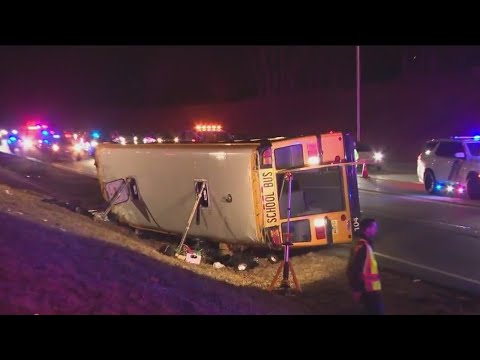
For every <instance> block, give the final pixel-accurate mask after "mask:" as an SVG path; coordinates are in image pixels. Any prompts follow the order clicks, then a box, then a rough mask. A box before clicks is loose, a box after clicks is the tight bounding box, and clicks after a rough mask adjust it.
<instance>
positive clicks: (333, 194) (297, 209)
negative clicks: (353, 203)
mask: <svg viewBox="0 0 480 360" xmlns="http://www.w3.org/2000/svg"><path fill="white" fill-rule="evenodd" d="M277 184H278V194H279V195H278V196H279V204H280V217H281V218H282V219H286V218H287V216H288V192H289V191H288V186H289V183H288V181H287V180H285V178H284V174H279V175H277ZM343 210H345V201H344V197H343V191H342V171H341V168H340V167H339V166H331V167H326V168H319V169H312V170H304V171H292V197H291V214H290V217H291V218H294V217H299V216H307V215H315V214H324V213H329V212H337V211H343Z"/></svg>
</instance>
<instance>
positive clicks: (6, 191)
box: [5, 189, 13, 196]
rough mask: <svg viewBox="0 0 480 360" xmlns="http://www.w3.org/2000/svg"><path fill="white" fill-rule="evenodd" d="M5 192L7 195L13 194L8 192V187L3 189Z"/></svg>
mask: <svg viewBox="0 0 480 360" xmlns="http://www.w3.org/2000/svg"><path fill="white" fill-rule="evenodd" d="M5 193H6V194H7V195H10V196H11V195H13V194H12V193H11V192H10V190H8V189H6V190H5Z"/></svg>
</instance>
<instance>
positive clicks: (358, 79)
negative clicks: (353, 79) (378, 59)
mask: <svg viewBox="0 0 480 360" xmlns="http://www.w3.org/2000/svg"><path fill="white" fill-rule="evenodd" d="M357 142H360V46H357Z"/></svg>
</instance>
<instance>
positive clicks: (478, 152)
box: [467, 142, 480, 156]
mask: <svg viewBox="0 0 480 360" xmlns="http://www.w3.org/2000/svg"><path fill="white" fill-rule="evenodd" d="M467 146H468V150H470V154H472V156H480V143H478V142H476V143H467Z"/></svg>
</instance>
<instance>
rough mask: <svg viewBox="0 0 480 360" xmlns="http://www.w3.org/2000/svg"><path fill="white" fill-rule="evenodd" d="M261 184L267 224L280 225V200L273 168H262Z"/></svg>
mask: <svg viewBox="0 0 480 360" xmlns="http://www.w3.org/2000/svg"><path fill="white" fill-rule="evenodd" d="M260 184H261V188H262V202H263V208H264V211H263V215H264V222H265V225H266V226H268V227H270V226H277V225H278V200H277V191H276V185H275V178H274V172H273V170H272V169H264V170H260Z"/></svg>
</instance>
